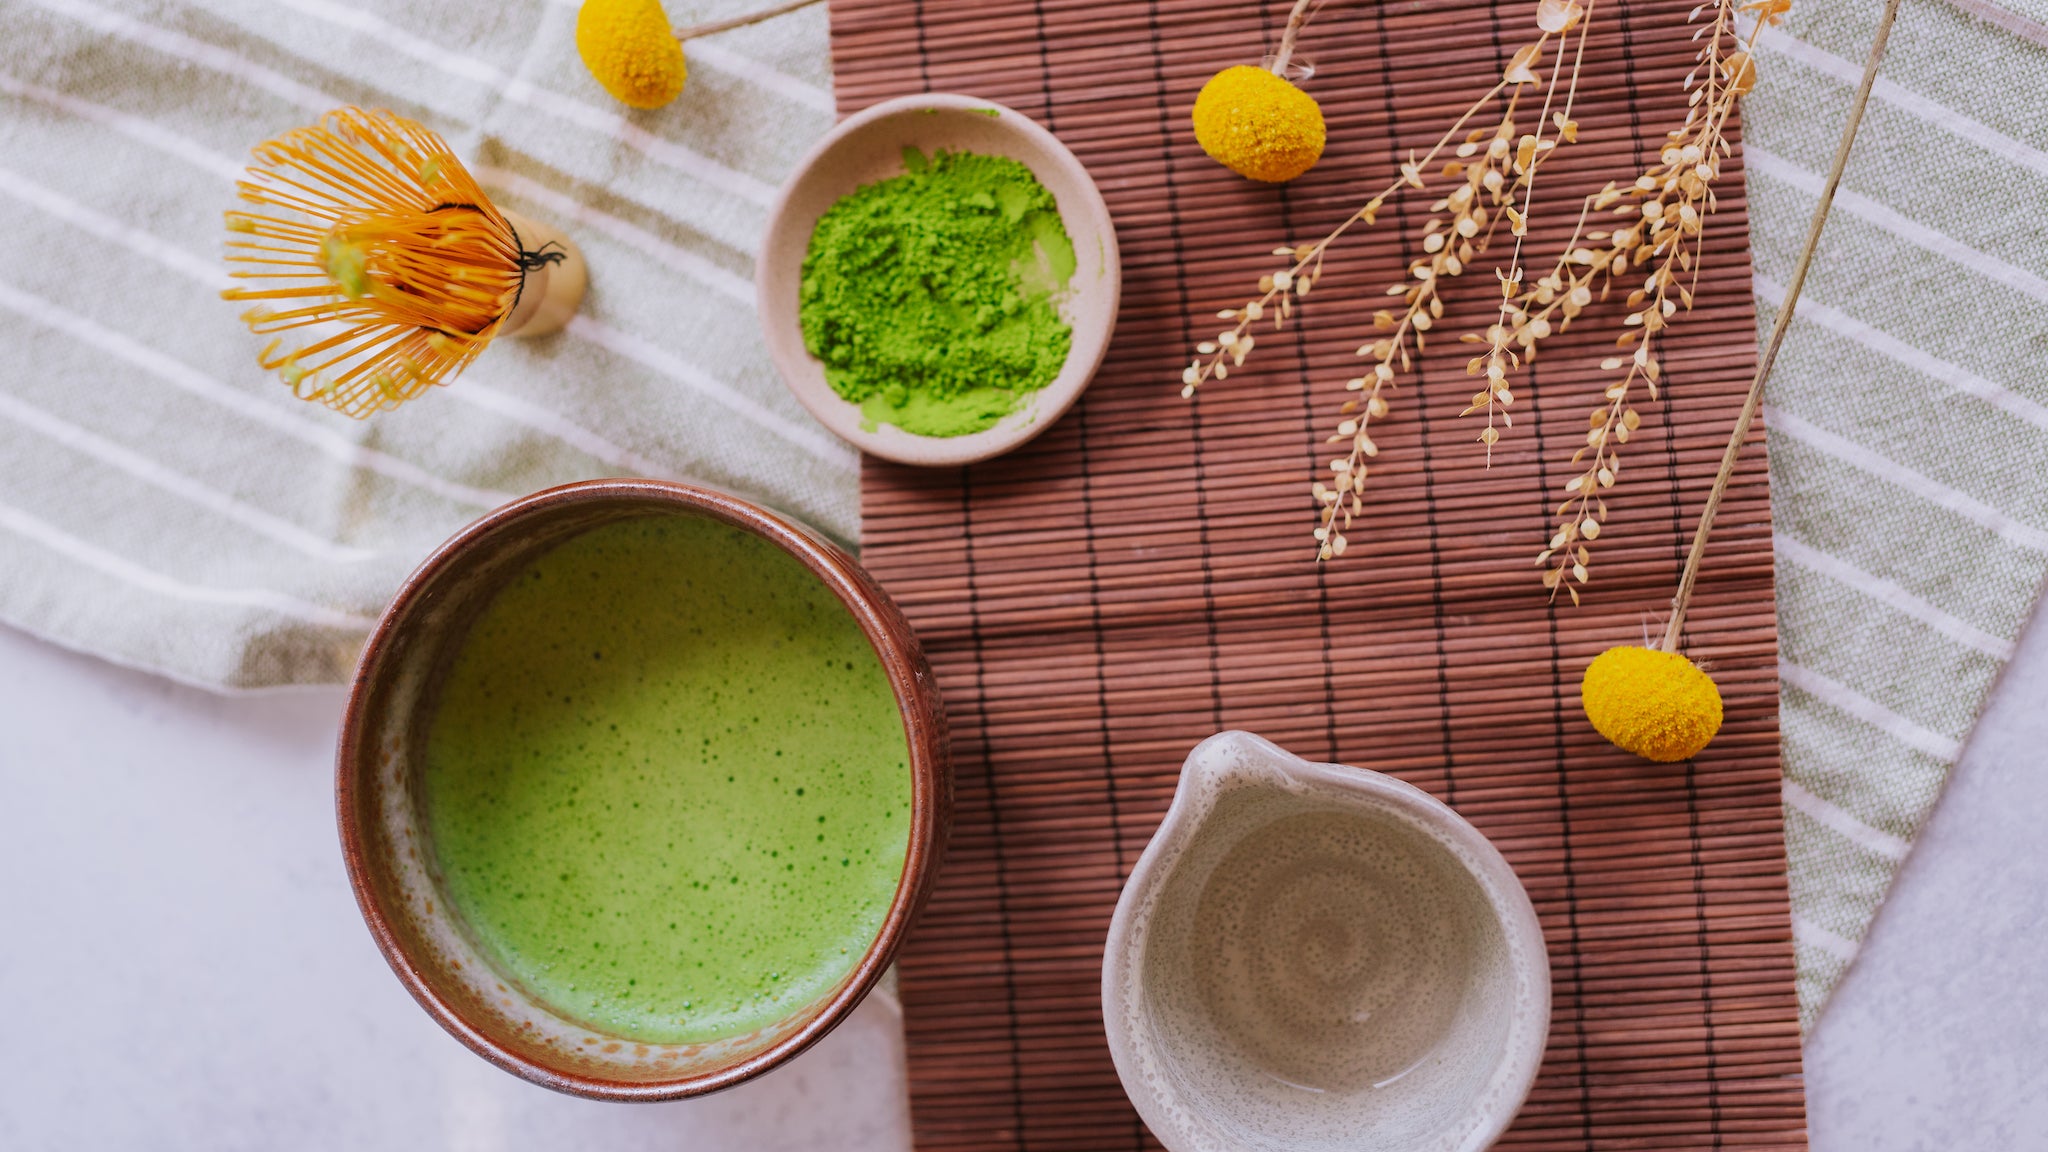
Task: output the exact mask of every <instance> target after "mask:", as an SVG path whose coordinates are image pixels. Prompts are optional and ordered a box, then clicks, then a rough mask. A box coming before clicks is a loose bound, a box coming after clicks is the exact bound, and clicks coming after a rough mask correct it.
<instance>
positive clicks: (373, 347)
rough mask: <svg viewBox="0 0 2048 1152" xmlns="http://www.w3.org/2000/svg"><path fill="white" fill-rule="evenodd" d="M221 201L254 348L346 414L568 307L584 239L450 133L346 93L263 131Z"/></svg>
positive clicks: (376, 405) (547, 321) (295, 384)
mask: <svg viewBox="0 0 2048 1152" xmlns="http://www.w3.org/2000/svg"><path fill="white" fill-rule="evenodd" d="M254 155H255V163H253V164H251V165H250V166H249V169H248V178H247V179H245V180H242V181H240V182H238V184H237V188H238V189H239V191H240V198H241V199H242V200H243V201H244V202H245V203H247V204H249V205H252V206H253V207H250V208H237V209H233V210H230V211H229V212H228V213H227V228H228V233H229V239H228V244H227V262H228V266H229V275H230V276H232V277H233V278H234V279H236V280H237V281H240V282H241V284H239V285H238V286H237V287H234V288H230V289H228V290H227V291H225V292H222V293H221V295H222V296H223V297H224V298H226V299H229V300H240V301H250V302H253V303H254V305H255V306H254V307H252V308H250V309H249V310H248V311H246V312H244V313H243V314H242V319H243V320H244V321H245V322H246V323H247V324H248V325H249V328H250V330H251V331H253V332H255V333H257V334H258V335H262V336H272V337H273V339H272V340H271V341H270V343H269V344H268V345H267V346H265V348H264V349H263V352H262V353H261V354H260V355H259V356H258V358H257V361H258V363H260V364H261V365H262V366H263V367H264V368H265V369H266V370H268V371H274V372H276V373H277V374H278V375H279V377H280V378H282V379H283V380H284V382H285V383H286V384H288V385H290V386H291V388H292V392H293V394H294V395H297V396H298V397H300V398H301V399H305V400H316V401H319V402H320V403H322V404H325V405H327V406H328V407H330V408H333V409H334V410H335V411H337V412H342V413H344V414H346V415H349V416H354V417H364V416H368V415H370V414H371V413H373V412H377V411H380V410H382V409H385V408H395V407H397V406H398V405H400V404H402V403H404V402H405V401H407V400H410V399H412V398H413V397H415V396H418V395H419V394H420V393H422V392H424V391H426V390H427V389H428V388H429V387H431V386H433V385H436V384H445V383H447V382H448V381H450V380H452V379H454V378H455V377H456V376H457V375H459V374H460V373H461V372H462V370H463V369H464V368H466V367H467V366H468V365H469V362H470V361H472V360H474V359H476V357H477V355H478V354H479V353H481V352H482V351H483V350H484V348H485V347H486V346H487V345H489V344H490V342H491V341H492V340H493V339H495V338H496V337H498V336H501V335H511V334H514V333H515V332H516V333H518V334H521V335H538V334H540V333H543V332H547V331H553V330H555V329H557V328H560V327H561V326H562V325H563V324H565V323H567V321H568V319H569V317H570V316H571V315H573V314H574V312H575V310H576V305H577V303H578V302H579V301H580V300H581V298H582V295H583V288H584V284H585V282H586V273H585V269H584V266H583V258H582V255H581V254H580V253H579V252H578V251H577V250H576V248H575V246H574V245H573V244H571V243H570V242H569V241H568V239H567V238H566V237H563V236H561V235H560V234H559V233H557V232H555V231H554V230H553V229H549V228H545V227H542V226H539V225H535V224H532V223H530V222H528V221H524V220H521V219H519V218H518V217H516V216H514V215H512V214H510V213H507V212H503V211H501V210H499V209H498V208H497V207H495V206H494V205H492V204H491V202H490V200H489V198H488V197H486V196H485V195H484V193H483V190H482V189H481V188H479V187H477V184H476V181H475V180H474V179H472V178H471V177H470V175H469V172H468V171H467V170H465V169H464V168H463V166H462V162H461V161H459V160H457V159H456V158H455V154H454V153H453V152H452V151H450V150H449V148H448V144H447V142H446V141H444V140H442V139H441V138H440V137H439V136H437V135H435V134H434V133H432V132H430V131H428V130H427V129H426V128H424V127H422V126H421V125H419V124H416V123H414V122H412V121H410V120H407V119H405V118H404V117H401V116H396V115H393V114H392V113H390V112H365V111H363V110H361V109H359V108H341V109H337V110H336V111H333V112H330V113H328V114H327V115H326V116H324V117H322V118H321V120H320V122H319V123H318V124H316V125H313V126H311V127H306V128H298V129H294V130H293V131H290V132H287V133H285V134H284V135H283V136H280V137H278V138H277V139H275V140H271V141H268V142H266V143H263V144H260V145H258V146H257V147H256V148H255V150H254Z"/></svg>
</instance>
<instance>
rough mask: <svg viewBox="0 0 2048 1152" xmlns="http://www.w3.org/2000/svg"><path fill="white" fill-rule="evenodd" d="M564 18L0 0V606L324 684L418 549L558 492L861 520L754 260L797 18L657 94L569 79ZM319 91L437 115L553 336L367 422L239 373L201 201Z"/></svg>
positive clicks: (162, 667)
mask: <svg viewBox="0 0 2048 1152" xmlns="http://www.w3.org/2000/svg"><path fill="white" fill-rule="evenodd" d="M753 7H755V2H754V0H700V2H699V5H698V6H694V7H688V8H686V7H685V6H684V5H682V4H675V3H672V4H671V12H670V14H671V16H673V17H675V18H676V19H678V20H679V21H682V20H696V19H710V18H716V17H719V16H727V15H734V14H737V13H739V12H743V11H748V10H751V9H752V8H753ZM575 21H576V7H575V4H574V3H573V2H572V0H526V2H524V3H512V4H458V3H443V4H431V5H421V4H407V3H401V2H400V0H368V2H365V0H345V2H344V0H264V2H261V3H256V2H251V0H169V2H152V0H0V209H4V210H5V212H6V215H7V219H8V226H7V228H6V232H5V235H6V237H7V239H6V242H5V245H4V250H0V348H4V349H5V352H6V356H7V359H6V362H5V368H4V369H0V619H4V620H5V621H7V622H8V623H10V624H13V625H15V626H17V627H20V628H23V629H25V630H28V631H31V632H34V633H38V634H40V635H43V636H46V637H49V638H50V639H53V640H56V641H58V642H60V643H63V644H67V645H71V646H73V647H77V648H82V649H85V650H86V651H89V652H93V653H96V654H98V655H101V656H104V657H106V658H108V659H110V660H113V661H116V662H119V663H122V664H128V665H133V666H136V667H140V668H146V669H150V670H152V671H156V672H161V673H163V674H165V675H168V676H172V677H175V678H177V679H180V680H185V681H188V682H192V683H196V684H201V685H206V686H209V687H218V688H258V687H271V686H280V685H292V684H312V683H333V682H336V681H338V680H341V679H343V678H345V676H346V675H347V672H348V670H349V666H350V664H351V662H352V660H353V658H354V656H355V653H356V651H357V649H358V648H359V647H360V645H361V642H362V639H363V635H364V631H365V629H366V628H367V627H368V626H369V624H370V622H371V620H372V618H373V617H374V616H375V615H376V614H377V612H378V610H379V608H381V607H382V605H383V604H384V602H385V601H386V600H387V599H388V598H389V596H390V595H391V592H392V590H393V589H394V588H395V586H396V585H397V583H398V581H399V580H400V579H401V578H402V577H403V576H404V575H405V573H406V572H407V571H408V570H409V569H410V568H411V567H412V566H413V565H414V564H416V563H417V562H418V561H419V560H420V558H421V557H422V556H424V555H425V554H426V553H427V552H428V550H430V549H431V548H432V547H433V546H434V545H435V544H436V543H438V542H439V541H440V540H442V539H443V538H444V537H446V536H447V535H448V534H449V533H450V532H452V531H453V530H454V529H455V528H457V527H458V526H460V525H461V524H463V523H465V522H467V521H468V520H470V519H473V518H474V517H476V516H477V515H478V514H479V513H481V512H482V511H484V510H485V509H487V508H489V507H491V506H493V505H495V504H499V503H502V502H503V501H505V500H508V499H511V498H512V497H513V496H515V495H518V494H521V493H525V492H530V491H533V490H535V489H538V488H542V487H546V486H548V485H551V484H556V483H561V482H564V481H568V480H573V479H578V478H585V477H593V476H608V475H621V474H637V475H650V476H673V477H688V478H692V479H696V480H702V481H706V482H709V483H713V484H716V485H719V486H721V487H725V488H728V489H731V490H734V491H737V492H740V493H742V494H745V495H748V496H751V497H754V498H756V499H759V500H761V501H763V502H765V503H767V504H770V505H773V506H776V507H779V508H782V509H784V510H786V511H788V512H790V513H793V514H795V515H796V516H798V517H800V518H802V519H805V520H807V521H808V522H810V523H811V524H813V525H815V526H816V527H818V528H821V529H823V530H825V531H827V532H830V533H832V534H835V535H837V536H839V537H841V538H843V539H847V540H851V539H852V538H853V537H854V536H855V534H856V533H857V532H858V528H859V509H858V489H857V484H856V479H857V469H858V464H859V461H858V458H857V456H856V454H855V453H854V452H852V451H851V450H850V449H848V448H846V447H845V446H843V445H842V444H841V443H839V442H838V441H837V440H836V439H834V438H833V437H832V436H831V435H830V434H829V433H827V432H826V431H824V430H823V429H822V428H820V427H819V426H818V425H817V424H815V423H814V422H813V421H812V420H811V419H810V417H809V416H808V415H807V414H806V413H805V412H804V411H803V410H802V408H800V407H799V406H798V405H797V404H796V403H795V402H794V401H793V400H792V399H791V398H790V397H789V395H788V393H787V391H786V390H785V389H784V388H783V386H782V384H781V382H780V379H779V378H778V377H777V376H776V373H775V370H774V368H773V366H772V365H771V364H770V363H769V360H768V357H767V354H766V351H765V349H764V347H763V346H762V343H761V340H760V337H759V335H758V330H757V326H756V323H755V318H754V304H753V299H754V297H753V281H752V276H751V272H752V267H753V252H754V247H755V242H756V239H757V237H758V235H759V233H760V231H761V228H762V226H763V224H764V223H765V220H766V216H767V208H768V205H769V202H770V200H771V198H772V197H773V195H774V192H775V189H776V186H777V185H778V184H779V183H780V182H781V180H782V178H783V177H784V175H785V174H786V173H787V172H788V171H789V170H790V169H791V168H792V167H793V166H794V164H795V161H796V160H797V159H798V157H800V156H801V155H802V154H803V152H804V151H805V149H807V148H808V147H809V146H810V145H811V144H812V143H813V142H815V141H816V140H817V138H818V137H819V136H821V135H822V134H823V133H824V132H825V131H826V130H827V129H828V128H830V127H831V124H832V121H833V115H832V98H831V94H830V79H829V64H828V53H827V50H826V35H827V33H826V17H825V13H824V11H823V9H822V7H820V8H816V9H810V10H806V11H803V12H798V13H795V14H793V15H790V16H786V17H783V18H781V19H778V20H775V21H771V22H769V23H767V24H764V25H759V26H756V27H752V28H746V29H742V30H739V31H735V32H732V33H729V34H726V35H722V36H719V37H717V38H716V39H713V40H707V41H701V42H698V43H695V44H692V45H691V46H690V48H689V59H690V63H691V66H692V67H691V74H690V80H689V85H688V87H687V89H686V90H685V92H684V94H683V96H682V98H681V99H680V100H678V101H676V102H675V103H674V104H672V105H670V106H669V107H667V108H665V109H661V110H659V111H655V112H633V111H631V110H628V109H626V108H624V107H623V106H621V105H619V104H617V103H615V102H613V101H612V100H611V99H610V98H609V97H608V96H606V95H605V93H604V92H603V90H602V89H600V88H599V87H598V85H597V83H596V81H594V80H592V79H591V78H590V77H589V75H588V74H587V73H585V72H584V70H583V66H582V64H581V63H580V62H579V61H578V59H577V56H576V48H575V39H574V33H575ZM344 104H357V105H361V106H364V107H372V108H390V109H392V110H393V111H396V112H398V113H400V114H402V115H405V116H409V117H412V118H414V119H417V120H420V121H422V122H423V123H425V124H427V125H428V126H430V127H432V128H434V129H436V130H437V131H439V132H441V133H442V134H444V135H445V136H447V137H448V139H449V141H450V142H451V143H452V144H453V145H454V147H455V150H456V152H457V153H458V154H459V155H461V156H463V157H464V158H465V159H466V160H469V161H472V162H473V169H472V170H473V171H474V173H475V174H476V175H477V177H478V178H479V180H480V182H481V183H482V184H483V185H484V187H485V188H486V189H488V190H489V191H490V192H491V193H492V195H493V196H494V197H495V198H496V199H497V200H498V202H499V203H500V204H502V205H503V206H505V207H508V208H511V209H513V210H515V211H518V212H521V213H524V214H527V215H530V216H532V217H534V218H536V219H544V220H549V221H552V222H555V223H557V224H559V225H560V226H561V227H562V228H563V229H564V230H565V231H567V232H569V233H570V234H571V235H572V236H574V237H575V239H576V240H577V242H578V243H579V244H580V245H581V246H582V248H583V250H584V252H585V254H586V255H587V256H588V258H589V263H590V269H591V286H590V293H589V296H588V297H587V298H586V300H585V302H584V305H583V309H582V312H581V314H580V315H579V317H578V318H577V319H576V321H575V322H574V323H573V324H572V325H571V327H570V328H569V330H568V331H567V332H565V333H562V334H560V335H557V336H552V337H546V338H543V339H539V340H535V341H531V342H526V341H519V340H503V341H500V342H499V343H498V344H497V345H496V346H494V347H492V348H491V349H490V350H489V351H488V352H487V353H486V354H485V355H484V357H483V358H482V359H481V360H479V361H478V362H477V364H476V365H475V366H474V367H473V368H472V370H471V371H470V372H469V373H468V374H467V375H465V376H464V377H463V378H462V379H461V380H459V381H458V382H457V383H456V384H455V385H453V386H451V387H448V388H443V389H436V390H434V391H433V392H432V393H430V394H429V395H427V396H424V397H422V398H420V399H418V400H415V401H413V402H411V403H410V404H408V405H406V406H405V407H404V408H402V409H400V410H398V411H396V412H390V413H384V414H382V415H380V416H378V417H375V418H373V419H371V420H368V421H365V422H356V421H352V420H349V419H347V418H344V417H341V416H337V415H335V414H333V413H330V412H328V411H326V410H325V409H323V408H320V407H319V406H317V405H312V404H307V403H304V402H301V401H298V400H294V399H293V398H292V397H291V396H290V395H289V393H288V390H287V389H286V388H285V387H284V386H283V385H282V384H280V383H279V382H278V381H277V380H276V379H275V378H273V377H270V376H268V375H266V374H265V373H263V372H261V371H259V370H258V368H257V367H256V362H255V357H256V352H257V350H258V347H259V346H260V341H259V340H258V339H257V338H256V337H255V336H253V335H251V334H250V333H249V332H248V331H247V330H246V329H245V328H243V327H242V325H241V323H240V321H239V320H238V319H237V314H238V312H239V311H240V306H238V305H234V304H229V303H227V302H225V301H222V300H220V299H219V298H218V296H217V290H218V289H219V288H220V287H221V286H222V285H223V283H224V282H225V280H224V271H223V265H222V263H221V256H220V252H221V242H222V240H223V238H224V236H225V233H224V231H223V228H222V223H221V213H222V211H223V210H224V209H226V208H227V207H228V206H229V205H230V204H231V203H232V199H233V181H234V179H235V177H236V175H237V173H238V171H239V170H240V168H241V166H242V164H243V162H244V160H245V158H246V157H247V155H248V150H249V148H250V146H251V145H253V144H256V143H257V142H259V141H262V140H265V139H268V138H270V137H272V136H274V135H276V134H278V133H280V132H282V131H284V130H286V129H289V128H292V127H295V126H297V125H300V124H305V123H310V122H311V121H313V120H314V119H315V118H317V117H318V116H319V115H320V114H321V113H323V112H325V111H327V110H328V109H331V108H334V107H337V106H340V105H344Z"/></svg>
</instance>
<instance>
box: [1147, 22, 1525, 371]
mask: <svg viewBox="0 0 2048 1152" xmlns="http://www.w3.org/2000/svg"><path fill="white" fill-rule="evenodd" d="M1550 37H1551V33H1548V32H1545V33H1544V34H1543V35H1542V36H1541V37H1539V38H1538V39H1537V40H1536V41H1535V42H1534V43H1531V44H1526V45H1523V46H1522V48H1521V49H1519V50H1518V51H1517V52H1516V53H1515V55H1514V57H1513V61H1512V62H1511V63H1510V64H1509V66H1508V68H1507V69H1506V71H1505V72H1504V74H1503V75H1502V77H1501V79H1500V80H1499V81H1498V82H1496V83H1495V84H1494V86H1493V87H1491V88H1489V89H1487V91H1486V93H1485V94H1484V95H1482V96H1481V97H1479V98H1478V99H1477V100H1474V101H1473V102H1472V104H1471V106H1470V107H1468V108H1466V109H1465V111H1464V113H1463V114H1461V115H1460V116H1459V117H1458V118H1457V120H1456V121H1454V122H1453V123H1452V124H1451V126H1450V127H1449V128H1448V129H1446V130H1445V132H1444V134H1443V135H1442V136H1440V137H1438V138H1437V141H1436V143H1435V144H1433V145H1431V146H1430V148H1429V150H1428V151H1427V152H1425V153H1423V154H1422V155H1421V156H1419V157H1418V156H1416V155H1415V154H1414V152H1412V151H1411V152H1410V153H1409V154H1408V159H1407V160H1406V161H1404V162H1403V163H1402V164H1401V175H1400V177H1399V178H1398V179H1396V180H1394V181H1393V182H1392V183H1390V184H1388V185H1387V186H1386V187H1385V188H1383V189H1381V190H1380V192H1379V193H1378V194H1377V195H1375V196H1373V197H1372V198H1371V199H1369V200H1367V201H1366V202H1365V203H1364V204H1363V205H1362V206H1360V207H1359V209H1358V210H1357V211H1355V212H1353V213H1352V214H1351V215H1349V216H1347V217H1345V218H1344V220H1343V222H1342V223H1340V224H1338V225H1337V226H1336V227H1335V228H1333V229H1331V230H1330V233H1329V234H1328V235H1326V236H1324V237H1323V238H1322V239H1321V240H1318V241H1316V242H1315V243H1313V244H1298V245H1295V246H1293V247H1281V248H1275V249H1273V255H1274V256H1277V257H1281V258H1283V259H1285V260H1286V261H1287V263H1286V265H1285V266H1284V267H1282V268H1279V269H1276V270H1275V271H1272V272H1268V273H1266V274H1265V275H1263V276H1260V277H1259V295H1258V296H1256V297H1254V298H1252V299H1250V300H1247V301H1246V302H1245V303H1244V304H1243V305H1242V306H1240V307H1237V308H1225V309H1223V310H1222V311H1220V312H1218V313H1217V314H1216V318H1217V319H1219V320H1226V321H1230V322H1231V326H1230V327H1228V328H1225V329H1223V330H1222V331H1220V332H1218V333H1217V334H1216V337H1215V339H1213V340H1204V341H1202V342H1201V343H1200V344H1197V345H1196V346H1195V356H1194V358H1193V360H1192V361H1190V362H1189V364H1188V365H1187V367H1185V368H1183V369H1181V374H1180V382H1181V390H1180V394H1181V395H1182V396H1183V397H1192V396H1193V395H1194V394H1195V392H1196V390H1197V389H1199V388H1200V387H1201V386H1202V385H1203V384H1205V383H1207V382H1208V381H1209V380H1211V379H1215V380H1224V379H1228V378H1229V376H1230V370H1231V369H1232V368H1239V367H1243V366H1244V361H1245V357H1247V356H1249V355H1250V354H1251V351H1252V349H1253V347H1255V346H1256V343H1257V341H1256V339H1255V338H1254V337H1253V335H1252V332H1251V327H1252V325H1253V324H1255V323H1257V322H1258V321H1260V320H1264V319H1267V318H1270V319H1271V320H1272V321H1273V328H1274V330H1275V331H1278V330H1280V329H1283V328H1285V327H1286V326H1287V321H1288V319H1289V318H1290V317H1292V316H1293V314H1294V302H1295V301H1296V300H1298V299H1300V298H1302V297H1305V296H1307V295H1308V294H1309V293H1310V292H1311V291H1313V290H1314V288H1315V285H1316V282H1317V281H1318V280H1320V279H1321V278H1322V274H1323V258H1324V255H1325V253H1327V252H1328V250H1329V247H1330V245H1332V244H1334V243H1336V242H1337V240H1339V239H1340V238H1342V237H1343V235H1344V234H1345V233H1346V232H1349V231H1350V230H1351V229H1352V227H1353V226H1354V225H1357V224H1360V223H1364V224H1366V225H1367V226H1371V225H1372V224H1374V223H1377V222H1378V219H1379V211H1380V209H1382V208H1384V207H1386V203H1387V200H1388V198H1390V197H1392V196H1395V195H1397V194H1399V193H1401V192H1402V191H1403V190H1404V189H1409V188H1413V189H1417V190H1420V189H1424V188H1426V187H1427V185H1426V184H1425V182H1424V180H1423V175H1422V174H1423V172H1424V171H1426V170H1427V169H1428V168H1429V167H1430V166H1431V165H1433V164H1434V163H1436V159H1437V157H1438V156H1440V155H1442V154H1443V152H1444V150H1445V149H1447V148H1449V147H1451V142H1452V141H1454V140H1456V139H1458V136H1459V134H1460V133H1462V132H1464V131H1465V125H1466V124H1467V123H1468V122H1470V121H1471V119H1472V118H1473V117H1474V116H1477V115H1478V114H1479V113H1480V112H1482V111H1484V110H1485V109H1486V107H1487V106H1488V105H1489V104H1492V103H1493V101H1494V100H1495V99H1496V98H1498V97H1499V96H1500V94H1501V93H1502V92H1504V91H1506V90H1507V89H1509V88H1511V87H1514V86H1516V85H1520V84H1533V83H1535V82H1537V77H1536V74H1535V72H1534V71H1533V68H1534V65H1535V64H1536V62H1537V61H1538V59H1540V58H1541V56H1542V52H1543V45H1544V44H1545V43H1547V42H1548V41H1549V40H1550Z"/></svg>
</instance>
